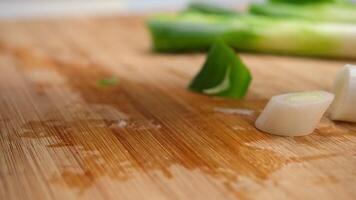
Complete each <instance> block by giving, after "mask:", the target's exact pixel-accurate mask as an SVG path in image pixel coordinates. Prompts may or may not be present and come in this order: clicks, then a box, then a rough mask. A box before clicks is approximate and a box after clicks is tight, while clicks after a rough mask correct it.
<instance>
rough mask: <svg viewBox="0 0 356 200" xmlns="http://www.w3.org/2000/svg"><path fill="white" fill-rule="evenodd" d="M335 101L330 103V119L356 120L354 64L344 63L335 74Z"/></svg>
mask: <svg viewBox="0 0 356 200" xmlns="http://www.w3.org/2000/svg"><path fill="white" fill-rule="evenodd" d="M334 94H335V101H334V102H333V104H332V105H331V108H330V111H331V116H330V117H331V119H333V120H341V121H350V122H356V106H355V104H356V66H355V65H346V66H345V67H344V68H343V69H342V70H341V71H340V72H339V73H338V74H337V76H336V79H335V83H334Z"/></svg>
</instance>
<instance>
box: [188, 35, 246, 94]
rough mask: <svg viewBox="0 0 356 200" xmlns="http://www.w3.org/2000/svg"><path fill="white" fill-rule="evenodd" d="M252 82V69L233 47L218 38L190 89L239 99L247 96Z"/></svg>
mask: <svg viewBox="0 0 356 200" xmlns="http://www.w3.org/2000/svg"><path fill="white" fill-rule="evenodd" d="M250 82H251V74H250V71H249V70H248V69H247V67H246V66H245V65H244V64H243V63H242V61H241V59H240V58H239V57H238V56H237V55H236V54H235V52H234V51H233V49H231V48H230V47H228V46H227V45H226V44H225V43H224V42H223V41H221V40H216V42H215V43H214V45H213V46H212V47H211V50H210V51H209V54H208V57H207V59H206V61H205V63H204V65H203V67H202V69H201V71H200V72H199V73H198V74H197V75H196V76H195V78H194V79H193V81H192V82H191V83H190V85H189V89H190V90H192V91H195V92H200V93H204V94H207V95H215V96H222V97H230V98H237V99H239V98H242V97H244V96H245V94H246V92H247V89H248V86H249V85H250Z"/></svg>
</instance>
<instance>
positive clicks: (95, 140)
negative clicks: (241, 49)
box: [0, 17, 356, 200]
mask: <svg viewBox="0 0 356 200" xmlns="http://www.w3.org/2000/svg"><path fill="white" fill-rule="evenodd" d="M242 59H243V60H244V62H245V63H246V64H247V65H248V66H249V67H250V69H251V71H252V73H253V83H252V85H251V87H250V90H249V93H248V96H247V97H246V98H245V100H241V101H236V100H235V101H234V100H227V99H221V98H212V97H207V96H203V95H199V94H195V93H192V92H189V91H187V90H186V89H185V88H186V86H187V84H188V83H189V81H190V79H191V78H192V77H193V75H194V74H195V73H196V72H197V71H198V70H199V68H200V66H201V65H202V63H203V61H204V54H200V53H197V54H189V55H188V54H185V55H184V54H181V55H173V54H170V55H159V54H155V53H152V52H151V51H150V42H149V37H148V33H147V31H146V29H145V27H144V20H143V19H142V18H140V17H122V18H102V19H67V20H65V19H62V20H37V21H12V22H10V21H3V22H0V131H1V132H0V152H1V156H0V176H1V178H0V199H36V200H38V199H96V200H100V199H132V200H136V199H152V200H156V199H204V200H205V199H214V200H215V199H336V198H337V199H355V198H356V137H355V136H356V125H354V124H350V123H341V122H338V123H335V122H331V121H330V120H328V119H327V118H324V119H323V120H322V121H321V123H320V124H319V125H318V127H317V129H316V131H315V132H314V133H313V134H311V135H309V136H305V137H295V138H292V137H290V138H287V137H277V136H271V135H268V134H264V133H261V132H260V131H258V130H256V129H255V128H254V126H253V122H254V120H255V119H256V117H257V116H258V113H259V112H260V111H261V109H263V107H264V105H265V103H266V102H267V100H268V99H269V98H270V97H271V96H273V95H276V94H280V93H283V92H291V91H301V90H330V87H331V84H332V81H333V79H334V76H335V74H336V72H337V71H338V70H339V69H340V68H341V67H342V66H343V65H344V64H345V63H347V62H350V61H344V60H338V61H332V60H321V59H311V58H292V57H279V56H271V55H252V54H242ZM110 77H116V78H117V79H118V84H115V85H108V86H100V85H98V84H97V81H98V80H101V79H104V78H110ZM226 108H228V109H227V111H231V110H229V109H230V108H234V109H245V110H240V111H249V112H247V113H244V112H240V111H239V110H237V111H236V110H234V111H235V112H236V113H233V114H229V113H226V112H219V110H220V111H221V110H224V109H225V110H226ZM250 111H251V112H250Z"/></svg>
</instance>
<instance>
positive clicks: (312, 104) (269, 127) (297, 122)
mask: <svg viewBox="0 0 356 200" xmlns="http://www.w3.org/2000/svg"><path fill="white" fill-rule="evenodd" d="M333 99H334V95H333V94H331V93H328V92H324V91H311V92H298V93H287V94H282V95H277V96H274V97H272V98H271V99H270V101H269V102H268V104H267V106H266V107H265V108H264V110H263V111H262V113H261V115H260V116H259V117H258V118H257V120H256V122H255V126H256V128H258V129H259V130H261V131H264V132H267V133H270V134H275V135H281V136H302V135H308V134H310V133H312V132H313V131H314V129H315V127H316V126H317V124H318V123H319V121H320V119H321V118H322V116H323V114H324V113H325V111H326V110H327V108H328V107H329V105H330V104H331V102H332V100H333Z"/></svg>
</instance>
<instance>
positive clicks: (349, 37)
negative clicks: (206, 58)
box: [148, 0, 356, 58]
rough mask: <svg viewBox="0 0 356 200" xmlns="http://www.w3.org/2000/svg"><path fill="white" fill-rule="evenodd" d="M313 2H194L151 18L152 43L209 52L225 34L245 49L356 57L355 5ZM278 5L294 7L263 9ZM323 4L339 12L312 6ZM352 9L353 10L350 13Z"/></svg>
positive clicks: (174, 49)
mask: <svg viewBox="0 0 356 200" xmlns="http://www.w3.org/2000/svg"><path fill="white" fill-rule="evenodd" d="M295 2H298V3H295ZM305 2H306V3H305ZM310 2H311V1H306V0H302V1H297V0H290V1H286V0H285V1H283V0H272V1H270V2H268V3H266V4H260V5H257V4H253V5H251V7H250V13H239V12H237V11H234V10H231V9H226V8H222V7H217V6H214V5H211V4H202V3H194V4H191V6H190V7H189V8H188V9H187V10H185V11H183V12H181V13H178V14H173V15H159V16H155V17H152V18H151V19H150V20H149V21H148V27H149V29H150V32H151V35H152V40H153V47H154V49H155V50H157V51H160V52H185V51H196V50H205V49H208V48H209V47H210V45H211V44H212V43H213V41H215V39H216V38H221V39H223V40H224V41H225V42H226V43H227V44H229V45H230V46H232V47H234V48H236V49H238V50H243V51H253V52H267V53H279V54H291V55H305V56H319V57H349V58H356V24H353V23H352V22H354V20H353V18H354V17H356V8H354V5H351V6H350V5H348V3H347V2H345V1H341V0H324V1H322V0H316V1H312V2H313V3H310ZM274 5H277V6H286V7H288V8H290V11H288V9H282V10H280V11H279V12H285V13H287V14H288V15H287V14H285V15H282V14H280V13H277V12H276V13H275V14H273V12H270V13H267V12H262V11H261V9H265V10H267V9H268V8H271V6H274ZM319 6H320V8H321V7H322V6H328V7H329V8H330V9H331V8H332V6H334V9H335V10H337V9H339V10H338V11H339V12H340V15H339V16H337V15H336V14H333V13H332V12H331V11H327V12H326V11H324V10H321V9H319V10H318V9H316V10H315V11H311V8H313V7H315V8H317V7H319ZM293 8H295V9H296V10H297V11H296V10H293ZM306 8H308V9H310V11H308V12H309V13H310V14H308V12H306V11H305V12H304V15H303V12H299V10H302V9H306ZM259 9H260V10H259ZM298 9H299V10H298ZM353 9H354V10H355V12H351V11H352V10H353ZM257 10H259V11H257ZM271 10H272V9H271ZM276 10H278V9H276ZM316 11H319V12H316ZM257 13H258V15H257ZM293 13H294V14H293ZM297 14H298V15H297ZM278 16H283V17H278ZM286 16H290V17H286ZM333 17H334V18H333ZM328 18H329V19H328ZM331 18H332V19H331ZM335 21H342V22H343V23H337V22H335ZM345 22H347V23H345ZM355 23H356V21H355Z"/></svg>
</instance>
